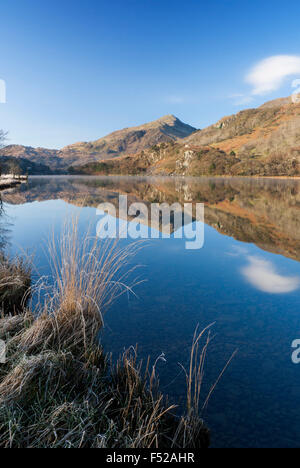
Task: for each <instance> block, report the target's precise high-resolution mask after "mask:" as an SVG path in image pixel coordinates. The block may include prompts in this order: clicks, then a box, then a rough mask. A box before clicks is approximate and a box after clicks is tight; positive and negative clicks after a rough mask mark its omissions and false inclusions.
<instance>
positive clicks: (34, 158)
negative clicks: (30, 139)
mask: <svg viewBox="0 0 300 468" xmlns="http://www.w3.org/2000/svg"><path fill="white" fill-rule="evenodd" d="M58 154H59V151H57V150H48V149H45V148H32V147H31V146H22V145H9V146H5V147H4V148H1V149H0V157H1V159H2V158H3V157H9V158H12V159H16V160H19V159H23V160H26V161H28V162H30V163H33V164H37V165H38V166H41V167H42V171H43V173H44V170H45V168H47V169H48V171H50V172H51V170H53V171H57V170H60V168H61V160H60V157H59V156H58Z"/></svg>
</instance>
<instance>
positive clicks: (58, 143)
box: [0, 0, 300, 148]
mask: <svg viewBox="0 0 300 468" xmlns="http://www.w3.org/2000/svg"><path fill="white" fill-rule="evenodd" d="M299 17H300V2H298V1H289V2H282V1H276V0H273V1H269V0H264V1H261V0H260V1H256V0H252V1H247V0H243V1H242V2H241V1H240V0H239V1H227V0H218V1H214V2H212V1H210V2H208V1H205V2H204V1H201V0H186V1H177V0H172V1H171V0H111V1H109V2H108V1H102V0H86V1H83V0H72V1H70V0H60V1H57V0H52V1H51V2H44V1H43V2H42V1H41V0H26V1H25V0H9V1H8V0H4V1H2V2H1V29H0V44H1V56H0V57H1V60H0V79H2V80H4V81H5V83H6V87H7V102H6V104H0V128H4V129H5V130H7V131H9V138H10V140H9V143H11V144H12V143H18V144H25V145H31V146H45V147H49V148H59V147H62V146H64V145H67V144H70V143H74V142H76V141H88V140H93V139H97V138H99V137H101V136H104V135H105V134H107V133H109V132H111V131H114V130H117V129H119V128H124V127H128V126H132V125H137V124H142V123H144V122H147V121H151V120H154V119H156V118H159V117H161V116H162V115H165V114H170V113H172V114H175V115H176V116H178V117H179V118H180V119H182V120H183V121H185V122H187V123H190V124H192V125H194V126H196V127H197V128H203V127H205V126H207V125H209V124H211V123H213V122H215V121H217V120H218V119H219V118H221V117H222V116H224V115H228V114H232V113H235V112H237V111H238V110H240V109H243V108H245V107H255V106H257V105H260V104H262V103H263V102H265V101H267V100H269V99H273V98H276V97H281V96H286V95H289V94H291V93H292V92H293V89H292V87H291V84H292V81H293V79H297V78H299V79H300V65H299V63H300V62H297V60H300V58H299V57H300V28H299ZM274 56H289V57H290V56H291V59H292V63H288V64H287V68H286V66H285V63H284V62H283V63H282V62H280V61H279V63H277V65H276V64H275V65H274V66H275V73H277V74H278V67H279V69H280V70H282V69H283V68H284V69H289V70H290V72H289V73H288V72H286V75H287V76H285V75H284V73H283V75H284V76H281V75H280V76H279V78H278V79H277V81H276V80H275V81H276V82H275V84H274V83H273V84H274V86H273V85H272V84H271V86H269V85H268V84H267V86H265V84H263V86H260V85H259V84H257V82H255V80H256V81H257V79H259V76H258V75H259V69H257V70H256V69H255V66H257V64H258V63H260V62H261V61H262V60H265V59H268V58H272V57H274ZM266 65H267V64H266ZM276 66H277V72H276ZM270 67H271V68H270ZM262 68H263V70H262V71H261V72H262V73H263V74H264V73H273V69H274V67H273V62H272V63H271V64H270V63H269V70H267V71H266V72H265V68H264V66H263V67H262ZM267 68H268V66H267ZM251 70H252V75H251ZM255 70H256V71H257V73H256V72H255ZM298 71H299V72H298ZM280 73H281V72H280ZM280 73H279V74H280ZM253 74H254V78H253ZM260 74H261V73H260ZM250 75H251V76H252V81H251V77H250V78H249V76H250ZM257 76H258V78H257ZM247 77H248V79H247Z"/></svg>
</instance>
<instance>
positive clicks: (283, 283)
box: [242, 256, 300, 294]
mask: <svg viewBox="0 0 300 468" xmlns="http://www.w3.org/2000/svg"><path fill="white" fill-rule="evenodd" d="M248 261H249V265H247V266H246V267H244V268H243V269H242V274H243V275H244V277H245V278H246V280H247V281H248V282H249V283H250V284H252V286H254V287H255V288H256V289H258V290H259V291H262V292H266V293H271V294H283V293H290V292H292V291H295V290H296V289H298V288H299V287H300V278H299V277H298V276H283V275H280V274H279V273H277V271H276V269H275V267H274V265H273V264H272V263H271V262H268V261H266V260H263V259H262V258H259V257H254V256H249V257H248Z"/></svg>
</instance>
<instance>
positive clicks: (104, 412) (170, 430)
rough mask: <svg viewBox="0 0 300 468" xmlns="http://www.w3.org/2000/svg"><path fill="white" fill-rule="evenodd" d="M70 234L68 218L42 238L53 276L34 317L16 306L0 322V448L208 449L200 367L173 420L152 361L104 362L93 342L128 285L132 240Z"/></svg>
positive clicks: (128, 355)
mask: <svg viewBox="0 0 300 468" xmlns="http://www.w3.org/2000/svg"><path fill="white" fill-rule="evenodd" d="M80 238H81V236H80V235H79V232H78V225H77V223H76V222H75V223H72V224H71V225H69V226H68V227H67V228H66V229H65V231H64V233H63V235H62V238H61V239H60V240H59V242H57V241H56V239H55V238H53V239H52V241H51V247H50V256H51V259H52V265H53V274H54V278H55V281H54V282H53V289H52V294H51V295H48V296H47V297H46V300H45V301H44V302H43V303H41V304H40V307H42V308H43V310H42V313H41V315H40V316H39V317H38V318H37V319H36V320H33V315H32V314H31V313H30V312H28V311H27V312H26V311H25V312H24V313H23V314H21V315H19V316H18V317H8V318H6V319H5V318H3V319H2V320H1V321H0V337H2V338H3V339H5V340H6V343H7V363H6V364H5V365H4V366H1V372H0V447H6V448H7V447H18V448H20V447H34V448H37V447H44V448H68V447H74V448H93V447H94V448H115V447H116V448H118V447H119V448H171V447H177V448H204V447H208V445H209V432H208V430H207V429H206V427H205V425H204V423H203V421H202V419H201V416H200V414H199V411H198V409H199V408H198V393H199V391H200V388H199V387H200V380H201V379H202V377H203V373H202V370H201V368H200V369H199V370H198V371H196V372H195V371H190V375H188V376H187V377H188V378H187V383H188V386H187V389H188V411H187V414H186V415H185V416H181V417H179V418H178V417H176V416H175V415H174V411H175V407H174V406H173V405H169V404H168V403H167V399H166V398H165V396H164V395H163V394H162V393H161V392H160V391H159V388H158V382H157V378H156V363H155V364H154V365H153V366H152V367H151V366H150V364H149V361H148V365H147V366H146V371H144V372H142V363H139V362H138V361H137V356H136V352H135V350H133V349H131V350H129V351H127V352H125V353H124V354H123V355H122V356H121V357H120V359H119V361H118V363H117V364H116V365H114V364H113V363H112V362H111V360H110V359H108V357H107V355H106V354H104V352H103V350H102V348H101V347H99V344H98V340H97V337H98V333H99V330H100V328H101V327H102V326H103V320H104V319H103V313H104V310H105V308H106V307H107V306H108V305H109V304H110V303H111V301H112V300H113V299H114V298H116V297H118V296H119V295H120V294H122V293H123V292H125V291H128V290H130V289H131V288H128V286H125V283H126V282H127V281H126V280H127V279H128V274H129V272H131V271H132V268H131V267H130V258H131V256H132V254H133V253H134V251H135V250H136V248H137V247H136V246H131V247H127V248H125V249H119V248H117V246H116V245H114V244H113V245H112V244H111V245H109V246H107V245H105V246H103V244H101V243H99V242H98V241H97V240H94V239H91V238H90V237H89V236H87V237H86V238H85V240H84V241H83V243H80ZM198 343H199V340H196V342H195V340H194V343H193V347H192V355H191V362H192V363H193V364H192V365H193V366H194V365H195V355H196V356H197V355H198V348H197V346H198ZM205 352H206V349H205V351H203V352H202V353H203V358H204V355H205ZM196 361H197V362H198V360H197V359H196ZM201 362H202V361H201ZM199 379H200V380H199ZM194 380H196V381H197V383H195V382H194ZM193 385H195V387H194V388H195V389H196V390H195V394H194V396H192V387H193Z"/></svg>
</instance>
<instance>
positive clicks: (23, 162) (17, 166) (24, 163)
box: [0, 155, 51, 175]
mask: <svg viewBox="0 0 300 468" xmlns="http://www.w3.org/2000/svg"><path fill="white" fill-rule="evenodd" d="M0 171H1V173H2V174H17V175H26V174H28V175H41V174H50V173H51V170H50V168H49V167H48V166H44V165H43V164H38V163H34V162H32V161H28V160H27V159H24V158H19V157H18V158H15V157H10V156H1V155H0Z"/></svg>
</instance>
